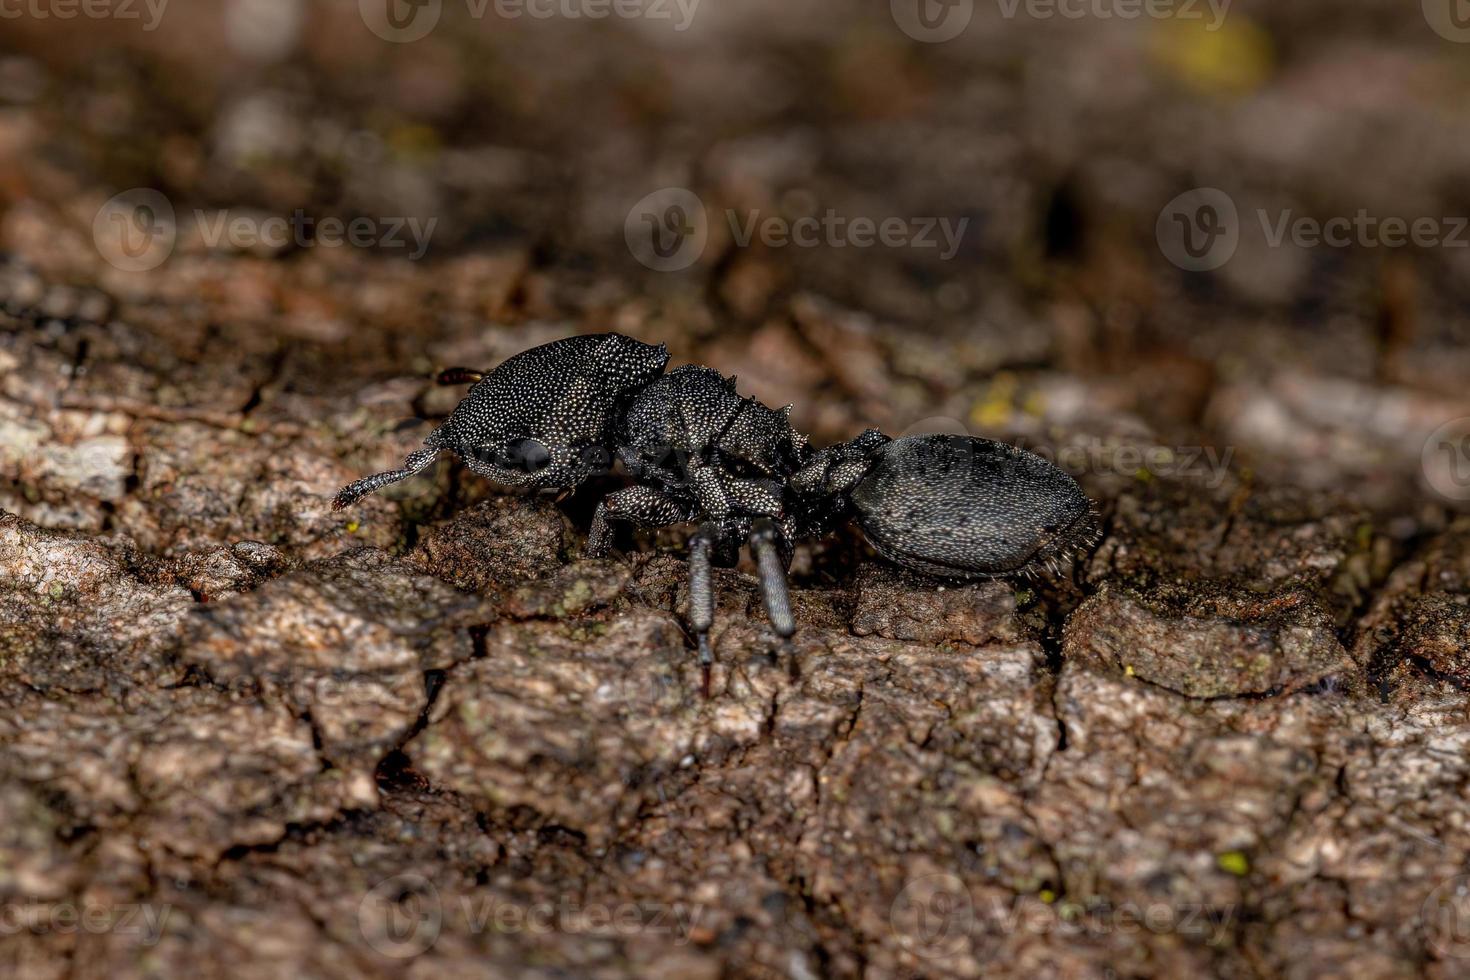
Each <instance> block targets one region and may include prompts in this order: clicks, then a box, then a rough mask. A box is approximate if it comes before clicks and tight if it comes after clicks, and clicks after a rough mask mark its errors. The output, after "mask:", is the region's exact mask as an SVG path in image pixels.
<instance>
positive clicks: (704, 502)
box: [334, 334, 1094, 665]
mask: <svg viewBox="0 0 1470 980" xmlns="http://www.w3.org/2000/svg"><path fill="white" fill-rule="evenodd" d="M668 358H669V355H668V351H667V350H665V348H664V347H663V345H662V344H659V345H651V344H645V343H642V342H640V341H637V340H633V339H632V338H629V337H624V336H621V335H619V334H595V335H589V336H582V337H569V338H567V339H565V340H558V341H554V342H552V343H549V344H544V345H542V346H540V347H536V348H533V349H532V350H528V351H525V352H524V353H521V354H518V355H516V356H515V357H512V358H510V359H509V360H507V361H506V362H504V363H503V364H501V365H500V366H499V367H497V368H496V369H495V370H494V371H492V372H490V373H488V374H483V375H482V374H481V373H480V372H476V371H469V370H466V369H462V368H459V369H453V370H451V371H448V372H445V374H444V375H441V381H444V382H446V383H454V382H462V381H466V380H473V381H475V384H474V387H472V388H471V389H470V392H469V394H468V395H467V396H466V397H465V399H464V400H463V401H461V402H460V403H459V406H458V407H457V408H455V410H454V412H453V413H452V414H451V415H450V416H449V418H448V419H446V420H445V422H444V424H443V425H441V426H440V427H439V428H438V429H435V430H434V432H432V433H431V434H430V435H429V437H428V439H426V440H425V444H424V448H423V449H420V450H419V451H417V452H415V453H412V454H410V455H409V456H408V458H407V459H405V460H404V464H403V467H402V468H401V469H397V470H392V471H390V472H387V473H380V474H377V475H375V476H370V477H367V478H366V479H363V480H359V481H357V482H356V483H353V484H352V485H350V486H348V487H344V488H343V489H342V490H341V491H340V492H339V493H338V494H337V496H336V499H335V500H334V506H336V507H338V508H342V507H346V506H348V505H350V504H351V503H353V502H354V501H356V500H357V499H359V498H360V497H362V496H364V495H365V494H368V493H372V492H373V491H375V490H377V489H379V488H380V487H383V486H385V485H387V484H389V483H392V482H394V481H396V480H402V479H404V478H406V477H408V476H411V475H412V474H414V473H417V472H418V471H420V470H422V469H423V468H424V467H425V466H427V465H428V464H429V463H430V462H431V461H432V460H433V459H434V457H435V456H436V455H437V454H438V453H440V452H441V451H444V450H448V451H450V452H453V453H455V454H456V455H458V456H459V457H460V458H461V459H463V460H464V462H465V463H466V465H468V466H469V467H470V469H472V470H474V471H475V472H476V473H479V474H481V475H482V476H485V477H488V478H489V479H491V480H494V481H496V482H498V483H502V484H505V485H508V486H517V487H537V488H540V487H572V486H575V485H577V484H578V483H580V482H582V481H583V480H585V479H586V478H587V477H588V476H589V475H591V474H593V473H594V472H599V471H604V470H605V469H606V467H607V466H608V465H609V463H610V461H611V459H612V458H613V456H616V457H617V458H618V459H620V460H621V461H622V463H623V465H624V467H625V468H626V469H627V470H628V472H629V474H631V475H632V477H633V479H634V481H635V482H634V483H633V484H632V485H631V486H628V487H626V488H624V489H622V490H618V491H616V492H614V493H611V494H609V495H608V496H607V497H606V498H604V499H603V501H602V502H601V503H600V504H599V505H598V507H597V512H596V514H595V515H594V517H593V520H592V527H591V529H590V531H589V533H588V539H587V547H586V550H587V553H588V554H589V555H592V556H597V555H602V554H605V553H606V551H607V549H608V546H609V544H610V542H611V536H612V527H611V522H613V521H623V522H626V523H629V524H633V525H636V526H641V527H662V526H665V525H669V524H677V523H682V522H686V521H694V522H698V528H697V530H696V531H695V533H694V535H693V537H692V538H691V539H690V556H689V561H690V625H691V626H692V627H693V628H694V631H695V633H696V635H697V637H698V643H699V649H700V655H701V660H702V661H703V662H704V663H705V664H706V665H707V664H708V663H709V660H710V649H709V645H708V633H709V629H710V626H711V625H712V623H713V617H714V595H713V591H712V588H711V584H710V583H711V575H710V568H711V565H713V564H719V565H725V566H728V565H732V564H734V563H735V561H736V560H737V559H738V557H739V551H740V546H741V544H742V543H745V542H748V543H749V544H750V548H751V552H752V555H753V556H754V558H755V560H756V565H757V568H758V570H759V572H760V581H761V587H762V594H763V596H764V598H765V604H766V612H767V615H768V616H769V617H770V620H771V625H772V627H773V628H774V629H775V631H776V632H777V633H778V634H779V635H781V636H782V637H787V636H790V635H791V634H792V633H793V632H794V630H795V625H796V624H795V620H794V618H793V617H792V613H791V603H790V597H789V594H788V591H787V585H786V576H785V568H786V566H787V565H788V564H789V562H790V559H791V548H792V542H793V541H795V540H796V539H797V538H799V537H810V536H816V535H820V534H823V533H825V532H826V531H827V530H829V529H830V528H832V527H833V526H834V525H836V524H837V523H838V522H840V521H844V520H847V519H849V518H854V519H856V521H857V523H858V525H859V526H860V527H861V528H862V530H863V534H864V535H865V536H866V537H867V539H868V541H869V542H870V543H871V544H872V545H873V548H874V549H875V550H876V551H877V552H878V553H879V554H880V555H882V556H883V557H884V558H886V559H888V560H890V561H892V562H895V563H896V564H899V565H902V566H904V567H906V568H909V569H912V570H914V571H917V572H922V573H924V574H927V575H934V576H942V577H947V578H977V577H989V576H997V575H1014V574H1030V573H1031V572H1033V571H1035V570H1036V569H1038V568H1041V567H1045V566H1047V565H1055V563H1056V562H1057V561H1058V560H1059V559H1061V558H1064V557H1066V556H1067V555H1069V554H1070V553H1072V552H1074V551H1075V550H1077V549H1078V548H1079V547H1081V546H1083V545H1084V544H1086V543H1087V542H1088V541H1089V540H1090V539H1091V537H1092V535H1093V533H1094V519H1093V509H1092V503H1091V501H1089V500H1088V499H1087V497H1086V495H1085V494H1083V492H1082V490H1081V488H1079V487H1078V486H1077V483H1076V481H1074V480H1073V479H1072V478H1071V477H1070V476H1068V475H1067V474H1066V473H1064V472H1062V471H1061V470H1060V469H1058V468H1057V467H1055V466H1053V465H1052V464H1051V463H1049V462H1047V461H1046V460H1044V459H1042V458H1040V457H1039V456H1036V455H1034V454H1032V453H1029V452H1026V451H1024V450H1021V449H1017V448H1015V447H1014V446H1008V445H1005V444H1004V443H998V442H992V441H990V440H988V439H977V438H972V437H969V436H947V435H936V436H909V437H907V438H902V439H896V440H895V439H890V438H889V437H888V436H885V435H883V434H882V433H881V432H878V431H877V430H875V429H869V430H868V431H866V432H864V433H863V434H861V435H859V436H858V437H857V438H855V439H853V440H852V441H850V442H846V443H842V444H840V445H836V446H829V447H827V448H825V449H820V450H814V449H812V448H811V447H810V446H809V445H808V443H807V439H806V437H805V436H804V435H802V434H801V433H799V432H797V431H796V430H795V429H793V428H792V427H791V421H790V407H789V406H788V407H787V408H784V409H781V410H779V411H777V410H772V409H770V408H768V407H766V406H765V405H763V404H761V403H760V402H758V401H756V400H755V399H753V398H746V397H742V396H741V395H740V394H739V392H738V391H737V390H736V387H735V379H734V378H726V377H723V376H722V375H720V374H719V373H718V372H716V371H714V370H712V369H710V368H706V367H699V366H697V365H687V366H684V367H680V368H678V369H676V370H674V371H671V372H669V373H668V374H664V373H663V370H664V367H665V365H666V364H667V362H668Z"/></svg>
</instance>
